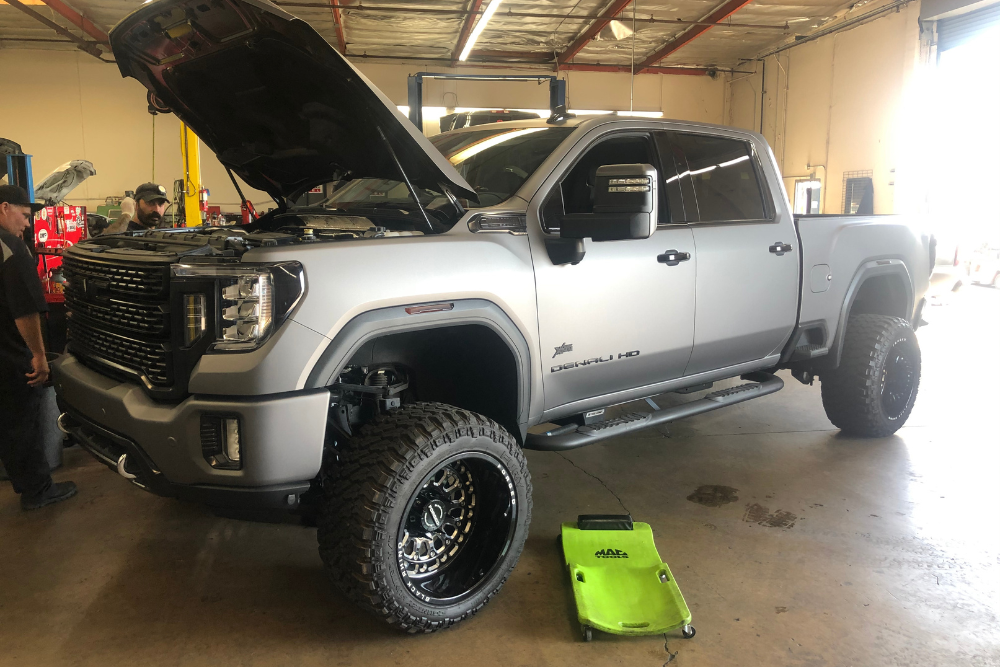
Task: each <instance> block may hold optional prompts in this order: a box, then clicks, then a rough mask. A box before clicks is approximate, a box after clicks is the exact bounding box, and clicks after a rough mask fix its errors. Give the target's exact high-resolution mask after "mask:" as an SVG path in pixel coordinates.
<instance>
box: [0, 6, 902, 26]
mask: <svg viewBox="0 0 1000 667" xmlns="http://www.w3.org/2000/svg"><path fill="white" fill-rule="evenodd" d="M0 1H2V0H0ZM40 1H41V0H39V2H40ZM907 1H908V2H911V1H912V0H907ZM274 4H276V5H278V6H279V7H322V8H325V7H327V6H328V5H327V4H326V3H324V2H315V1H314V2H304V1H302V0H276V2H275V3H274ZM340 10H341V12H342V13H344V14H347V15H349V14H351V13H352V12H360V13H364V14H369V13H376V14H418V15H421V14H422V15H425V16H441V17H455V18H461V17H466V16H469V15H470V14H472V13H473V12H471V11H469V10H467V9H438V8H435V7H404V6H397V5H378V6H369V5H343V4H341V6H340ZM482 13H483V12H482V11H478V12H476V14H482ZM496 17H497V18H511V19H552V20H553V21H557V20H558V21H595V20H597V19H603V18H605V17H604V16H603V15H602V14H553V13H551V12H515V11H513V10H507V11H504V12H498V13H497V15H496ZM628 20H629V21H631V20H632V17H628ZM635 22H636V23H648V24H650V25H707V26H714V25H718V24H716V23H709V22H707V21H685V20H684V19H673V18H656V17H654V16H647V17H643V16H637V17H636V19H635ZM726 27H727V28H751V29H754V30H780V31H785V32H787V31H788V30H789V26H788V24H781V25H776V24H773V23H726Z"/></svg>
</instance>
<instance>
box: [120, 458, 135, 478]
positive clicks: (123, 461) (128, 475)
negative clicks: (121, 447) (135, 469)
mask: <svg viewBox="0 0 1000 667" xmlns="http://www.w3.org/2000/svg"><path fill="white" fill-rule="evenodd" d="M126 463H128V454H122V455H121V456H120V457H119V458H118V474H119V475H121V476H122V477H124V478H125V479H135V475H133V474H132V473H130V472H129V471H127V470H125V464H126Z"/></svg>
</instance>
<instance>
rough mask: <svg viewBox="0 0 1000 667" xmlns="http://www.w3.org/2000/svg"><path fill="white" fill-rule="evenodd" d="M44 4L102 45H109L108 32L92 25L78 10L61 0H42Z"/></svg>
mask: <svg viewBox="0 0 1000 667" xmlns="http://www.w3.org/2000/svg"><path fill="white" fill-rule="evenodd" d="M42 2H44V3H45V4H46V5H48V6H49V7H50V8H51V9H52V10H53V11H54V12H56V13H57V14H59V15H60V16H62V17H63V18H64V19H66V20H67V21H69V22H70V23H72V24H73V25H74V26H76V27H77V28H79V29H80V30H82V31H84V32H85V33H87V34H88V35H90V36H91V37H92V38H94V39H95V40H97V41H98V42H99V43H101V44H103V45H104V46H110V44H109V43H108V33H106V32H104V31H103V30H101V29H100V28H98V27H97V26H96V25H94V24H93V23H92V22H91V20H90V19H88V18H87V17H85V16H84V15H83V14H81V13H80V12H78V11H76V10H75V9H73V8H72V7H70V6H69V5H67V4H66V3H65V2H63V1H62V0H42Z"/></svg>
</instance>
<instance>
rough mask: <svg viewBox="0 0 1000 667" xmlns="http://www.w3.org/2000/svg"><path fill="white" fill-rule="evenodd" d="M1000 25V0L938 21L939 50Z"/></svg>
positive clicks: (951, 46)
mask: <svg viewBox="0 0 1000 667" xmlns="http://www.w3.org/2000/svg"><path fill="white" fill-rule="evenodd" d="M997 26H1000V2H998V3H994V4H992V5H989V6H987V7H983V8H982V9H977V10H976V11H974V12H969V13H968V14H962V15H961V16H952V17H949V18H946V19H941V20H940V21H938V26H937V30H938V52H941V51H947V50H948V49H953V48H955V47H956V46H961V45H962V44H964V43H965V42H967V41H969V40H970V39H972V38H973V37H975V36H976V35H978V34H979V33H981V32H984V31H986V30H989V29H990V28H995V27H997Z"/></svg>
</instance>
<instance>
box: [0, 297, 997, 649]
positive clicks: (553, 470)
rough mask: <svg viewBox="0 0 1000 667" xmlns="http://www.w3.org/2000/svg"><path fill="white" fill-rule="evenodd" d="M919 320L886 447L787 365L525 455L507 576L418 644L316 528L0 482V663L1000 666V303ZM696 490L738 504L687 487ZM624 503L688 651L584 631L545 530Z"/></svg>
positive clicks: (981, 300)
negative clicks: (904, 396) (384, 612)
mask: <svg viewBox="0 0 1000 667" xmlns="http://www.w3.org/2000/svg"><path fill="white" fill-rule="evenodd" d="M925 317H926V319H927V320H928V321H929V322H931V325H930V326H928V327H926V328H924V329H922V330H921V331H920V340H921V345H922V347H923V353H924V373H923V381H922V383H921V388H920V398H919V400H918V402H917V407H916V411H915V412H914V414H913V416H912V417H911V419H910V422H909V424H908V425H907V427H906V428H904V429H902V430H901V431H900V432H899V433H898V434H897V435H896V436H895V437H892V438H887V439H884V440H875V441H864V440H853V439H849V438H845V437H842V436H840V435H839V434H838V431H836V430H834V429H833V427H832V426H831V425H830V423H829V421H827V419H826V417H825V415H824V413H823V408H822V406H821V404H820V397H819V383H816V385H814V386H812V387H806V386H803V385H800V384H799V383H798V382H795V381H794V380H792V379H791V378H789V377H788V376H787V374H785V380H786V387H785V389H784V390H783V391H781V392H779V393H778V394H775V395H773V396H769V397H766V398H763V399H760V400H758V401H751V402H749V403H745V404H743V405H742V406H739V407H735V408H729V409H728V410H723V411H719V412H715V413H710V414H708V415H703V416H701V417H697V418H693V419H690V420H688V421H684V422H678V423H675V424H671V425H669V427H667V428H660V429H659V430H650V431H646V432H641V433H639V434H637V435H635V436H633V437H623V438H619V439H617V440H613V441H610V442H606V443H604V444H600V445H595V446H592V447H590V448H586V449H581V450H577V451H573V452H569V453H566V454H555V453H548V452H529V454H528V458H529V460H530V462H531V473H532V477H533V481H534V488H535V493H534V515H533V521H532V524H531V534H530V537H529V538H528V542H527V546H526V548H525V551H524V555H523V556H522V557H521V561H520V563H519V564H518V566H517V568H516V570H515V571H514V573H513V575H512V576H511V578H510V580H509V581H508V583H507V585H506V587H505V588H504V590H503V591H502V592H501V593H500V595H499V596H498V597H497V598H496V599H495V600H494V601H493V602H492V603H490V604H489V605H488V606H487V607H486V608H485V609H484V610H483V611H482V612H481V613H480V614H479V615H478V616H476V617H474V618H472V619H471V620H469V621H466V622H465V623H463V624H461V625H460V626H458V627H457V628H454V629H452V630H449V631H446V632H442V633H439V634H434V635H421V636H407V635H403V634H399V633H397V632H395V631H393V630H392V629H390V628H389V627H388V626H384V625H382V624H381V622H379V621H376V620H374V619H373V618H370V617H368V616H367V615H365V614H362V613H359V612H358V611H356V610H355V608H354V607H352V606H351V605H350V604H349V603H348V602H347V601H346V600H345V599H344V598H343V597H342V596H341V595H340V594H339V593H338V592H337V591H336V590H335V589H333V587H332V586H331V585H330V584H329V583H328V581H327V578H326V574H325V572H324V571H323V566H322V564H321V562H320V559H319V556H318V555H317V552H316V541H315V531H314V530H313V529H308V528H303V527H299V526H294V525H268V524H256V523H248V522H241V521H235V520H228V519H222V518H218V517H215V516H214V515H212V514H211V513H210V512H208V511H206V510H205V509H203V508H201V507H198V506H193V505H186V504H182V503H180V502H177V501H172V500H166V499H161V498H157V497H154V496H152V495H149V494H146V493H144V492H142V491H141V490H139V489H137V488H135V487H132V486H130V485H129V484H127V483H125V482H124V481H123V480H122V479H121V478H120V477H118V476H117V475H115V474H113V473H111V472H109V471H108V470H107V469H106V468H104V467H103V466H102V465H100V464H98V463H96V462H94V461H93V460H91V459H90V458H89V457H88V456H87V455H86V454H85V453H83V452H80V451H78V450H77V449H72V450H68V451H67V456H66V465H65V466H64V469H62V470H60V471H59V472H58V473H57V474H56V478H57V479H74V480H76V482H77V483H78V484H79V486H80V494H79V496H78V497H77V498H75V499H73V500H70V501H68V502H66V503H63V504H60V505H56V506H53V507H50V508H46V509H43V510H40V511H37V512H31V513H22V512H21V511H20V509H19V508H18V505H17V499H16V497H15V496H14V494H13V492H12V491H11V489H10V486H9V485H8V484H3V485H0V568H2V572H3V576H2V577H0V665H5V666H6V665H101V666H108V665H119V664H128V665H132V664H143V665H185V666H188V665H230V664H234V665H236V664H238V665H366V666H367V665H372V666H374V665H396V664H403V665H407V667H418V666H421V665H434V666H436V667H440V666H442V665H444V666H449V665H504V666H505V667H510V666H516V665H573V666H577V665H612V664H614V665H648V666H650V667H660V666H661V665H664V664H667V663H670V664H672V665H712V666H721V665H741V666H742V665H949V666H952V665H997V664H1000V619H998V616H1000V602H998V600H1000V595H998V589H1000V585H998V579H1000V560H998V559H1000V556H998V553H1000V537H998V532H1000V500H998V498H1000V491H998V487H1000V484H998V481H1000V458H998V441H1000V435H998V434H1000V428H998V422H1000V386H998V383H997V378H998V377H1000V349H998V348H1000V342H998V341H1000V338H998V335H997V332H998V331H1000V291H998V290H992V289H989V288H980V287H976V286H967V287H965V288H963V289H962V291H961V292H959V293H957V294H954V295H950V302H949V303H946V304H945V305H941V306H935V307H932V308H928V310H927V313H926V315H925ZM688 398H690V397H676V396H668V397H664V399H663V400H664V402H670V401H673V400H688ZM638 405H639V407H640V409H641V406H642V404H638ZM706 485H718V486H726V487H732V488H733V489H736V491H735V492H733V495H735V496H737V497H738V499H736V498H732V502H727V503H724V504H720V505H719V506H706V505H704V504H698V503H696V502H693V501H692V500H690V499H689V498H688V497H689V496H691V495H692V494H694V492H695V491H696V489H698V488H699V487H702V486H706ZM708 495H711V494H708ZM719 497H720V498H723V499H724V498H725V494H720V496H719ZM730 497H732V496H730ZM709 504H713V503H709ZM715 504H718V503H715ZM623 506H624V507H627V508H628V510H629V511H630V512H631V513H632V514H633V516H634V517H635V518H636V519H638V520H642V521H647V522H649V523H650V524H652V526H653V531H654V534H655V536H656V541H657V546H658V548H659V551H660V554H661V555H662V556H663V557H664V558H665V559H666V560H667V562H668V563H670V565H671V567H672V569H673V571H674V574H675V575H676V577H677V579H678V582H679V583H680V586H681V589H682V590H683V591H684V594H685V596H686V597H687V600H688V603H689V604H690V607H691V610H692V612H693V614H694V624H695V626H696V628H697V630H698V634H697V636H696V637H695V638H694V639H691V640H684V639H681V638H680V635H679V632H675V633H672V634H671V635H670V636H669V637H668V638H667V641H666V642H664V638H663V637H662V636H658V637H645V638H619V637H611V636H609V635H603V634H599V633H598V634H597V636H596V638H595V640H594V641H593V642H592V643H590V644H585V643H583V642H582V641H581V640H580V634H579V628H578V627H577V624H576V622H575V620H574V619H575V610H574V608H573V606H572V598H571V595H570V593H569V586H568V581H567V578H566V575H565V574H564V572H563V569H562V563H561V560H560V552H559V551H558V550H557V547H556V542H555V537H556V535H557V533H558V530H559V523H560V522H561V521H565V520H572V519H574V518H575V517H576V515H577V514H580V513H618V512H621V511H623Z"/></svg>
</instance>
